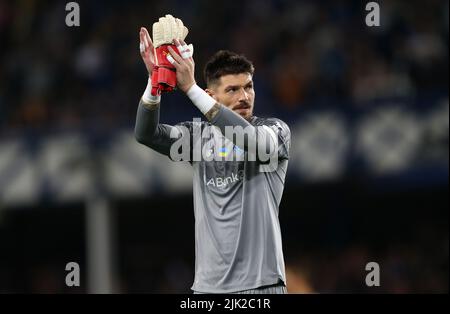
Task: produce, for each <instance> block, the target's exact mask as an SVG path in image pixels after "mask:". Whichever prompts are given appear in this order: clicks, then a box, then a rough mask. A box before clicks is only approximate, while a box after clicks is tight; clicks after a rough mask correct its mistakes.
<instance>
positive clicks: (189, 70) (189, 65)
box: [168, 39, 196, 93]
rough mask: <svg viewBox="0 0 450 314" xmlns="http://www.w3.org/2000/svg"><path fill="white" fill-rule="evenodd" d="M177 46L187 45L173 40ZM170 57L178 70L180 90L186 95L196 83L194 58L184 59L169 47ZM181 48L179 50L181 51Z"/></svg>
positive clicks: (181, 41)
mask: <svg viewBox="0 0 450 314" xmlns="http://www.w3.org/2000/svg"><path fill="white" fill-rule="evenodd" d="M173 42H174V44H175V46H177V47H180V46H185V45H186V43H185V42H184V41H183V40H177V39H174V40H173ZM168 49H169V52H170V55H171V56H172V58H173V60H174V62H173V63H172V64H173V66H174V67H175V69H176V70H177V85H178V88H179V89H180V90H182V91H183V92H184V93H186V92H187V91H188V90H189V89H190V88H191V87H192V86H193V85H194V84H196V82H195V75H194V74H195V62H194V59H193V58H192V57H189V58H186V59H183V58H182V57H181V56H180V55H179V54H178V53H176V52H175V50H173V49H172V47H170V46H169V47H168ZM179 49H180V48H178V50H179Z"/></svg>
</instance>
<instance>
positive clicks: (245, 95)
mask: <svg viewBox="0 0 450 314" xmlns="http://www.w3.org/2000/svg"><path fill="white" fill-rule="evenodd" d="M248 100H249V95H248V93H247V92H246V91H245V89H244V88H241V92H240V93H239V101H248Z"/></svg>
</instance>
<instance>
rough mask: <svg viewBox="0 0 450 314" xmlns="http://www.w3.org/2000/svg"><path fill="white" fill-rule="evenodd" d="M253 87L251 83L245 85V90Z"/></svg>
mask: <svg viewBox="0 0 450 314" xmlns="http://www.w3.org/2000/svg"><path fill="white" fill-rule="evenodd" d="M252 89H253V84H250V85H247V86H246V87H245V90H252Z"/></svg>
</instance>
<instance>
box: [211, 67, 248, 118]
mask: <svg viewBox="0 0 450 314" xmlns="http://www.w3.org/2000/svg"><path fill="white" fill-rule="evenodd" d="M207 92H208V93H209V94H210V95H211V96H212V97H213V98H214V99H215V100H216V101H217V102H218V103H221V104H222V105H224V106H226V107H228V108H229V109H231V110H233V111H234V112H236V113H237V114H239V115H240V116H242V117H243V118H244V119H246V120H249V119H250V118H251V117H252V115H253V106H254V101H255V90H254V89H253V79H252V76H251V74H249V73H241V74H229V75H224V76H222V77H221V78H220V80H219V82H218V83H217V84H216V85H214V86H212V87H211V88H210V89H207Z"/></svg>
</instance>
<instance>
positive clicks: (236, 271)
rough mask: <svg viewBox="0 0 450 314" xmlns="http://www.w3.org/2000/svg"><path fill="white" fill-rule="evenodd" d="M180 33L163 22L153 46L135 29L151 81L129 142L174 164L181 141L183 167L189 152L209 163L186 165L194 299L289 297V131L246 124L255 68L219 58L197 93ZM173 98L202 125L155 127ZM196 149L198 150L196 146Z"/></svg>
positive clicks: (252, 121)
mask: <svg viewBox="0 0 450 314" xmlns="http://www.w3.org/2000/svg"><path fill="white" fill-rule="evenodd" d="M187 33H188V31H187V29H186V28H185V26H184V25H183V23H182V22H181V21H180V20H179V19H176V18H174V17H172V16H171V15H166V16H165V17H162V18H160V19H159V21H158V22H157V23H155V24H154V25H153V42H152V40H151V38H150V35H149V33H148V31H147V30H146V29H145V28H141V30H140V52H141V57H142V59H143V61H144V63H145V66H146V68H147V70H148V73H149V80H148V85H147V88H146V89H145V92H144V94H143V96H142V98H141V99H140V102H139V106H138V110H137V117H136V125H135V137H136V139H137V141H138V142H139V143H141V144H144V145H146V146H148V147H150V148H151V149H153V150H155V151H157V152H159V153H161V154H164V155H166V156H168V157H169V158H171V159H172V160H174V158H173V153H174V151H176V152H180V149H181V150H183V149H186V146H182V147H181V148H180V149H176V150H174V149H173V145H174V144H175V143H176V142H177V141H179V140H180V139H183V140H186V141H187V142H188V143H190V145H189V146H187V147H189V156H190V157H192V156H193V155H194V154H195V152H196V150H197V148H196V147H200V148H201V150H202V151H206V152H208V154H209V156H210V157H211V156H213V157H214V159H213V160H211V159H208V160H206V158H205V159H201V160H194V159H190V160H189V161H190V163H191V165H192V167H193V170H194V176H193V193H194V216H195V253H196V257H195V278H194V283H193V285H192V290H193V291H194V293H243V294H246V293H272V294H282V293H287V290H286V275H285V266H284V258H283V250H282V239H281V230H280V223H279V218H278V212H279V205H280V202H281V197H282V194H283V189H284V183H285V176H286V171H287V167H288V159H289V147H290V130H289V128H288V126H287V125H286V124H285V123H284V122H283V121H281V120H279V119H276V118H261V117H256V116H254V115H253V108H254V100H255V91H254V88H253V79H252V77H253V73H254V67H253V65H252V63H251V62H250V61H248V60H247V59H246V58H245V57H244V56H241V55H238V54H235V53H233V52H229V51H219V52H217V53H216V54H215V55H214V56H212V58H211V59H210V60H209V62H208V63H207V65H206V67H205V71H204V74H205V81H206V84H207V88H206V89H205V90H203V89H202V88H200V87H199V86H198V85H197V84H196V81H195V76H194V68H195V66H194V60H193V58H192V55H193V47H192V45H189V46H188V45H186V43H185V42H184V39H185V37H186V35H187ZM175 88H178V89H179V90H180V91H181V92H183V93H185V94H186V95H187V97H188V98H189V99H190V100H191V102H192V103H193V105H194V106H196V107H197V108H198V109H199V111H200V112H201V113H202V114H203V115H204V116H205V117H206V120H207V121H203V122H201V123H200V122H192V121H187V122H181V123H179V124H177V125H175V126H170V125H167V124H161V123H160V122H159V112H160V102H161V97H163V96H164V93H168V92H171V91H173V90H174V89H175ZM195 123H200V124H201V130H205V129H207V128H210V132H209V133H203V134H208V135H207V136H203V135H202V136H201V138H200V139H198V138H197V139H196V138H195ZM230 127H232V128H233V129H235V130H237V131H236V132H235V133H234V136H229V133H227V130H226V128H230ZM198 141H200V144H201V145H200V146H196V144H195V143H197V142H198ZM255 147H256V148H257V152H256V153H255V152H253V151H252V148H255ZM260 152H269V153H268V155H270V156H271V161H272V160H273V158H272V157H274V158H275V160H276V163H275V164H276V165H275V167H273V168H272V169H271V170H270V171H261V169H262V168H261V166H263V165H267V159H265V160H262V158H261V156H262V155H263V154H262V153H260ZM208 154H207V155H208ZM231 155H232V156H233V158H228V157H230V156H231ZM239 156H240V158H239ZM251 156H256V157H255V158H254V159H252V158H250V157H251ZM220 157H222V159H221V158H220ZM223 157H227V158H228V159H227V160H223Z"/></svg>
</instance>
